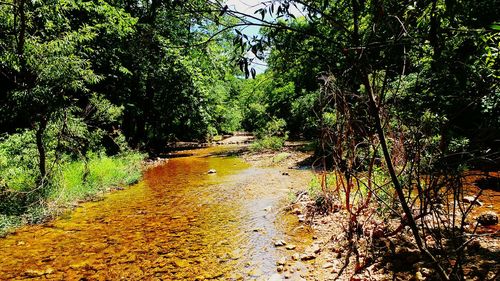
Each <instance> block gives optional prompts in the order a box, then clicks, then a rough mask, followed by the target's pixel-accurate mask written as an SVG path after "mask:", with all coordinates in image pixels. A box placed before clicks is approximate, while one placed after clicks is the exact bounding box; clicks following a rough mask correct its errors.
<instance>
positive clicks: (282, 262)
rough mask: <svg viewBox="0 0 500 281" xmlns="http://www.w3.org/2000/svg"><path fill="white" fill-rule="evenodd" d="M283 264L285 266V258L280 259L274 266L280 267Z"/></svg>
mask: <svg viewBox="0 0 500 281" xmlns="http://www.w3.org/2000/svg"><path fill="white" fill-rule="evenodd" d="M285 264H286V258H285V257H282V258H280V259H279V260H278V261H277V262H276V265H277V266H280V265H285Z"/></svg>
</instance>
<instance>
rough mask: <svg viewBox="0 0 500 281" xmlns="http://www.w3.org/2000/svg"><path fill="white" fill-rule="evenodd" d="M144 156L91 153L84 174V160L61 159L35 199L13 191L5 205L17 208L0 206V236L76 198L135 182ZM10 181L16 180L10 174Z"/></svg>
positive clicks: (41, 218) (40, 219)
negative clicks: (59, 164)
mask: <svg viewBox="0 0 500 281" xmlns="http://www.w3.org/2000/svg"><path fill="white" fill-rule="evenodd" d="M143 158H144V155H142V154H140V153H138V152H126V153H122V154H120V155H117V156H106V155H92V156H91V157H90V160H89V161H88V163H87V167H88V169H87V171H88V173H87V175H86V176H85V170H86V169H85V165H84V162H82V161H73V162H67V163H63V164H62V165H61V167H60V169H59V171H58V173H55V175H54V176H53V178H52V180H51V182H50V184H48V185H47V187H46V188H45V189H44V190H43V192H40V193H37V195H36V196H37V197H36V198H35V199H34V200H25V199H22V196H21V193H15V192H12V196H10V195H9V196H10V197H9V199H10V198H12V200H10V201H9V202H8V203H7V204H5V205H8V206H7V207H8V208H11V209H17V210H19V211H16V212H12V211H7V210H4V208H0V236H1V235H5V234H6V233H7V232H8V231H9V230H11V229H13V228H16V227H18V226H20V225H23V224H32V223H40V222H43V221H45V220H47V219H48V218H51V217H54V216H55V215H58V214H60V213H61V211H62V210H65V209H67V208H68V207H70V206H72V205H74V204H75V203H76V202H79V201H87V200H91V199H93V198H95V197H96V196H98V195H99V194H102V193H104V192H106V191H109V190H111V189H113V188H116V187H119V186H126V185H129V184H132V183H134V182H137V181H138V180H139V179H140V177H141V162H142V159H143ZM23 181H24V179H23ZM13 182H18V180H17V179H15V178H13ZM4 194H6V193H4ZM0 195H1V194H0ZM14 195H15V196H14ZM16 196H17V197H18V198H16ZM0 199H2V198H0ZM27 202H30V203H29V204H28V203H27ZM15 204H18V205H19V206H14V205H15ZM0 207H5V206H0Z"/></svg>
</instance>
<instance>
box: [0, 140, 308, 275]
mask: <svg viewBox="0 0 500 281" xmlns="http://www.w3.org/2000/svg"><path fill="white" fill-rule="evenodd" d="M222 149H224V148H209V149H202V150H197V151H188V152H187V153H188V154H189V153H192V154H193V155H191V156H187V157H177V158H172V159H170V160H169V161H168V162H167V163H165V164H164V165H162V166H159V167H155V168H152V169H151V170H149V171H147V172H146V173H145V175H144V180H143V181H142V182H140V183H139V184H137V185H135V186H133V187H130V188H128V189H126V190H124V191H117V192H114V193H112V194H110V195H108V196H106V198H105V199H104V200H102V201H99V202H90V203H85V204H82V205H81V206H80V207H79V208H77V209H76V210H75V211H73V212H71V213H69V214H68V215H66V216H65V217H63V218H60V219H57V220H55V221H53V222H51V223H49V224H46V225H41V226H27V227H23V228H21V229H19V230H18V231H17V232H16V233H14V234H13V235H9V236H8V237H6V238H4V239H0V280H11V279H14V280H18V279H20V280H21V279H28V278H29V279H35V280H36V279H39V280H47V279H49V280H118V279H125V280H203V279H220V280H240V279H245V280H247V279H257V278H264V276H269V275H271V274H272V273H274V272H275V268H276V267H275V262H276V260H277V259H279V253H278V252H277V249H275V248H274V247H273V245H272V243H271V241H272V239H275V238H276V237H283V236H284V235H285V234H284V232H285V230H286V229H289V228H290V227H291V224H292V223H291V222H289V221H288V220H287V219H285V218H284V217H280V215H279V212H277V211H276V210H278V209H279V204H280V203H279V202H280V199H281V198H283V197H284V195H286V192H287V191H286V188H287V186H288V185H289V184H290V182H287V181H289V180H288V179H287V178H283V179H278V180H276V179H273V177H270V176H269V175H270V173H276V171H275V170H269V169H259V168H251V167H249V166H248V165H247V164H246V163H244V162H243V161H241V160H240V159H238V158H232V157H223V156H215V155H214V154H213V153H214V152H218V151H220V150H222ZM209 169H216V170H217V173H216V174H214V175H209V174H207V171H208V170H209ZM278 178H279V177H278ZM269 207H271V209H269ZM277 218H278V219H277ZM276 221H278V223H276ZM300 239H302V238H300ZM299 247H300V246H299Z"/></svg>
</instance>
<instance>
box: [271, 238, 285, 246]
mask: <svg viewBox="0 0 500 281" xmlns="http://www.w3.org/2000/svg"><path fill="white" fill-rule="evenodd" d="M285 245H286V242H285V240H281V239H280V240H277V241H275V242H274V246H275V247H281V246H285Z"/></svg>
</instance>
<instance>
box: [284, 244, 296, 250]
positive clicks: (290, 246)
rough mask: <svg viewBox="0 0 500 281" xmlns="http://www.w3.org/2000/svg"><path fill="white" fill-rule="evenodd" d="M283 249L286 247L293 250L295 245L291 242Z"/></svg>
mask: <svg viewBox="0 0 500 281" xmlns="http://www.w3.org/2000/svg"><path fill="white" fill-rule="evenodd" d="M285 249H287V250H293V249H295V245H292V244H290V245H286V247H285Z"/></svg>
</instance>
